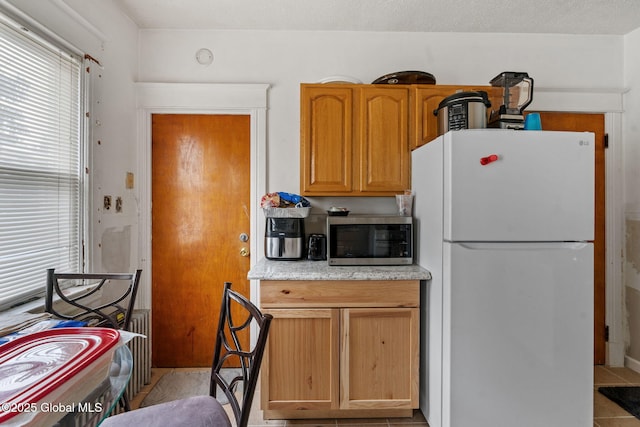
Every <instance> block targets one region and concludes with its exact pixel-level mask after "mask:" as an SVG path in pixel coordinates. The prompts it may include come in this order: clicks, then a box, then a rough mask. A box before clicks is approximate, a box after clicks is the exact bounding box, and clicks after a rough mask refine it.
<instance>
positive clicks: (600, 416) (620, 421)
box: [131, 366, 640, 427]
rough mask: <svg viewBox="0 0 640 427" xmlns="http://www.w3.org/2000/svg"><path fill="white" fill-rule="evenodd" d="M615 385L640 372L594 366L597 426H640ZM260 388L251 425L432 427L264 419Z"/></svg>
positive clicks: (415, 421) (636, 378)
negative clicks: (608, 390)
mask: <svg viewBox="0 0 640 427" xmlns="http://www.w3.org/2000/svg"><path fill="white" fill-rule="evenodd" d="M170 371H171V369H153V370H152V374H151V384H149V385H148V386H146V387H145V388H144V389H143V390H142V391H141V392H140V393H139V394H138V395H137V396H136V397H135V398H134V399H133V400H132V401H131V406H132V408H137V407H139V406H140V403H141V402H142V400H143V399H144V398H145V397H146V395H147V394H148V392H149V391H150V390H151V388H152V387H153V386H154V385H155V383H156V382H157V381H158V380H159V379H160V378H161V377H162V375H164V374H165V373H167V372H170ZM612 385H627V386H629V385H640V373H637V372H635V371H632V370H630V369H627V368H608V367H604V366H596V367H595V368H594V388H593V391H594V392H593V402H594V417H593V425H594V427H640V420H638V419H636V418H635V417H634V416H632V415H631V414H629V413H628V412H626V411H625V410H624V409H622V408H620V407H619V406H618V405H616V404H615V403H613V402H611V401H610V400H609V399H607V398H606V397H604V396H603V395H601V394H600V393H598V387H601V386H612ZM259 399H260V398H259V391H258V392H257V393H256V403H255V404H254V409H253V410H252V414H251V419H250V420H249V425H250V426H275V427H281V426H284V427H286V426H293V425H305V426H316V427H325V426H348V427H359V426H360V425H364V424H366V426H367V427H396V426H405V427H428V425H427V423H426V421H425V419H424V417H423V416H422V414H421V413H420V412H419V411H416V412H415V414H414V417H413V418H411V419H406V418H389V419H384V418H383V419H378V418H372V419H356V420H349V419H345V420H334V419H331V420H269V421H265V420H263V419H262V411H260V409H259V406H260V405H259V403H258V402H259ZM551 425H553V423H552V424H551Z"/></svg>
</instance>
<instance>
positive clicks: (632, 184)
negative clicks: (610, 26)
mask: <svg viewBox="0 0 640 427" xmlns="http://www.w3.org/2000/svg"><path fill="white" fill-rule="evenodd" d="M638 49H640V29H638V30H636V31H634V32H632V33H630V34H628V35H627V36H626V37H625V46H624V58H625V62H624V70H625V86H627V87H629V88H630V90H629V92H627V93H626V94H625V96H624V109H625V114H624V119H623V127H624V173H625V191H624V199H625V226H626V245H625V257H624V260H625V262H624V282H625V286H626V287H625V291H626V300H625V302H626V309H627V319H628V326H629V329H628V337H627V344H628V350H627V355H628V360H627V363H629V362H631V364H632V366H633V367H634V369H640V119H639V117H640V57H638V55H637V52H638Z"/></svg>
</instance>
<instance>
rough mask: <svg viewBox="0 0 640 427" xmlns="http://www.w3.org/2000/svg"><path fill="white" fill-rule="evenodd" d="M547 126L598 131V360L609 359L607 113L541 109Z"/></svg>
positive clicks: (595, 281) (596, 240)
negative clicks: (606, 197) (606, 315)
mask: <svg viewBox="0 0 640 427" xmlns="http://www.w3.org/2000/svg"><path fill="white" fill-rule="evenodd" d="M540 118H541V120H542V129H543V130H559V131H576V132H581V131H588V132H593V133H595V141H596V147H595V150H596V165H595V175H596V182H595V192H596V194H595V239H594V242H593V243H594V284H593V287H594V305H595V306H594V329H593V330H594V350H593V354H594V359H593V360H594V363H595V364H596V365H602V364H604V363H605V361H606V319H605V295H606V283H605V278H606V276H605V265H606V258H605V243H606V242H605V225H606V223H605V188H606V187H605V158H604V149H605V144H604V141H605V131H604V114H585V113H564V112H563V113H552V112H545V113H540Z"/></svg>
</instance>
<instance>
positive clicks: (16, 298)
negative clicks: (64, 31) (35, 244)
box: [0, 10, 92, 312]
mask: <svg viewBox="0 0 640 427" xmlns="http://www.w3.org/2000/svg"><path fill="white" fill-rule="evenodd" d="M0 26H2V31H3V32H5V31H6V32H7V33H9V31H13V32H14V33H15V34H16V35H17V36H18V37H21V38H22V39H23V41H24V42H25V44H26V43H30V44H32V47H33V49H34V50H37V49H38V48H39V49H42V48H43V47H44V48H46V49H47V50H49V51H50V52H51V53H52V54H54V55H55V52H57V53H58V55H60V57H61V58H62V57H66V58H73V60H72V61H70V62H72V63H73V65H72V66H71V67H72V72H71V74H72V75H73V76H74V78H75V76H77V81H76V80H73V82H74V83H73V85H72V86H70V88H71V87H72V88H73V91H75V90H76V89H77V93H76V96H75V97H73V98H70V99H74V100H77V102H78V104H77V105H75V108H76V111H74V112H73V115H72V116H70V117H75V119H73V123H74V125H72V126H77V128H75V129H74V130H75V131H76V132H73V135H72V138H74V139H75V138H77V151H75V150H73V153H74V154H73V155H70V156H77V164H76V163H74V164H73V166H74V174H72V175H71V177H72V180H73V181H74V182H76V180H77V192H78V194H77V209H76V208H75V206H74V207H73V208H71V209H70V210H71V211H73V213H74V215H73V217H72V218H71V219H69V220H68V221H67V222H66V224H67V225H68V226H74V225H75V227H77V230H76V232H77V236H74V237H75V238H74V239H73V240H74V241H73V242H72V243H71V245H72V246H74V247H75V249H74V250H75V251H77V254H75V253H74V256H70V257H69V256H68V257H67V258H68V259H69V260H72V261H70V262H71V263H70V264H67V265H69V266H73V267H72V268H71V269H72V270H75V271H68V269H65V272H69V273H73V272H77V273H81V272H84V271H85V269H86V267H87V266H86V263H87V260H88V259H89V257H88V256H87V254H86V248H87V242H88V241H89V240H88V237H89V236H90V230H89V209H88V207H89V206H88V205H89V200H90V199H89V190H90V183H89V174H88V169H87V167H88V165H89V144H88V141H89V131H90V125H89V116H88V114H87V111H88V106H89V105H90V104H89V100H90V96H89V93H90V73H89V70H90V67H89V66H88V65H89V64H88V62H89V61H91V60H92V59H91V58H90V57H89V56H87V55H84V54H83V53H81V52H80V51H79V50H78V49H75V48H74V47H72V46H71V45H70V44H68V43H67V42H66V41H64V40H61V39H55V37H51V36H49V35H47V31H41V30H40V29H39V28H38V26H37V25H32V24H30V23H26V22H23V21H21V20H20V19H19V18H16V17H15V16H13V15H10V14H6V13H4V12H3V11H2V10H0ZM42 28H44V27H42ZM27 40H28V41H27ZM69 93H71V92H69ZM69 105H71V104H69ZM33 170H34V171H36V172H40V170H39V169H33ZM44 174H46V172H45V173H44ZM41 176H42V175H41ZM69 191H70V192H68V193H65V194H72V193H73V191H72V190H71V189H70V187H69ZM74 199H75V198H74ZM58 200H60V197H58ZM0 226H1V225H0ZM58 252H60V249H59V247H58ZM69 252H71V251H69ZM75 255H77V256H75ZM0 261H1V259H0ZM43 262H45V263H46V261H43ZM0 268H2V267H1V266H0ZM46 268H59V266H57V265H49V264H48V263H47V266H46V267H45V268H41V269H42V271H40V268H38V269H37V271H35V270H34V271H33V275H34V279H33V281H32V283H30V284H28V285H26V284H25V285H23V284H22V283H20V285H21V286H28V287H29V290H28V291H27V292H23V293H22V294H16V295H13V296H12V297H11V299H8V300H5V301H2V300H0V312H2V311H5V310H7V309H10V308H12V307H15V306H19V305H22V304H24V303H27V302H29V301H32V300H34V299H38V298H42V297H43V296H44V294H45V290H46ZM36 276H37V277H36ZM8 288H9V285H8V283H7V282H5V283H4V284H3V283H0V292H2V291H3V290H4V289H8ZM14 289H15V288H14ZM15 292H16V293H19V291H17V290H16V291H15Z"/></svg>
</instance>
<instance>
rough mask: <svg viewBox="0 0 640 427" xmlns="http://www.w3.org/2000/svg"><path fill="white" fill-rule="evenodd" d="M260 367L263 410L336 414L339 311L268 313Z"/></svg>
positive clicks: (278, 311) (284, 311)
mask: <svg viewBox="0 0 640 427" xmlns="http://www.w3.org/2000/svg"><path fill="white" fill-rule="evenodd" d="M265 312H267V313H270V314H272V315H273V317H274V319H273V321H272V323H271V327H270V329H269V339H268V343H267V348H266V352H265V355H264V360H263V364H262V368H261V375H262V380H261V384H262V386H261V395H262V409H263V410H328V409H338V392H339V385H338V381H339V380H338V375H339V369H338V360H339V350H338V345H339V341H340V338H339V311H338V310H337V309H304V310H295V309H272V310H265Z"/></svg>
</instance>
